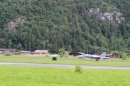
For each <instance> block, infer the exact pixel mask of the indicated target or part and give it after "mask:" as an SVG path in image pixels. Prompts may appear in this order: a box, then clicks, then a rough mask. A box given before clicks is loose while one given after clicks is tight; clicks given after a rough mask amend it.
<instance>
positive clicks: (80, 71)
mask: <svg viewBox="0 0 130 86" xmlns="http://www.w3.org/2000/svg"><path fill="white" fill-rule="evenodd" d="M75 72H78V73H82V68H81V67H80V66H79V65H76V66H75Z"/></svg>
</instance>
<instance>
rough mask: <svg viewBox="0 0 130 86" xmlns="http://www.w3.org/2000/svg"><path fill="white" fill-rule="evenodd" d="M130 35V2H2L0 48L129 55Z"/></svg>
mask: <svg viewBox="0 0 130 86" xmlns="http://www.w3.org/2000/svg"><path fill="white" fill-rule="evenodd" d="M92 9H97V10H96V11H95V10H92ZM97 12H98V13H97ZM110 15H111V16H110ZM119 15H120V16H119ZM104 18H105V19H104ZM120 19H122V20H121V21H120ZM129 33H130V0H1V1H0V48H16V49H19V50H31V51H33V50H35V49H48V50H50V51H51V52H58V50H59V49H61V48H65V50H67V51H83V52H89V53H91V52H94V51H96V50H100V51H106V52H110V51H125V52H126V51H127V52H128V51H129V49H130V34H129Z"/></svg>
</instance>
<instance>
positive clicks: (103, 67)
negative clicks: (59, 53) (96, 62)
mask: <svg viewBox="0 0 130 86" xmlns="http://www.w3.org/2000/svg"><path fill="white" fill-rule="evenodd" d="M0 65H7V66H36V67H56V68H75V65H65V64H38V63H14V62H13V63H12V62H0ZM81 67H82V68H84V69H116V70H130V67H110V66H85V65H81Z"/></svg>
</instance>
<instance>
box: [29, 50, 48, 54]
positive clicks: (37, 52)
mask: <svg viewBox="0 0 130 86" xmlns="http://www.w3.org/2000/svg"><path fill="white" fill-rule="evenodd" d="M31 54H45V55H47V54H50V53H49V50H36V51H34V52H32V53H31Z"/></svg>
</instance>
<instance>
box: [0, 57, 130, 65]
mask: <svg viewBox="0 0 130 86" xmlns="http://www.w3.org/2000/svg"><path fill="white" fill-rule="evenodd" d="M0 62H29V63H45V64H48V63H49V64H74V65H97V66H125V67H130V59H127V60H122V59H111V58H110V59H106V60H99V61H98V62H96V61H95V60H94V59H88V60H87V61H86V59H82V58H77V57H68V58H60V57H58V58H57V61H53V60H52V57H45V56H22V55H12V56H4V55H0Z"/></svg>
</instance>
